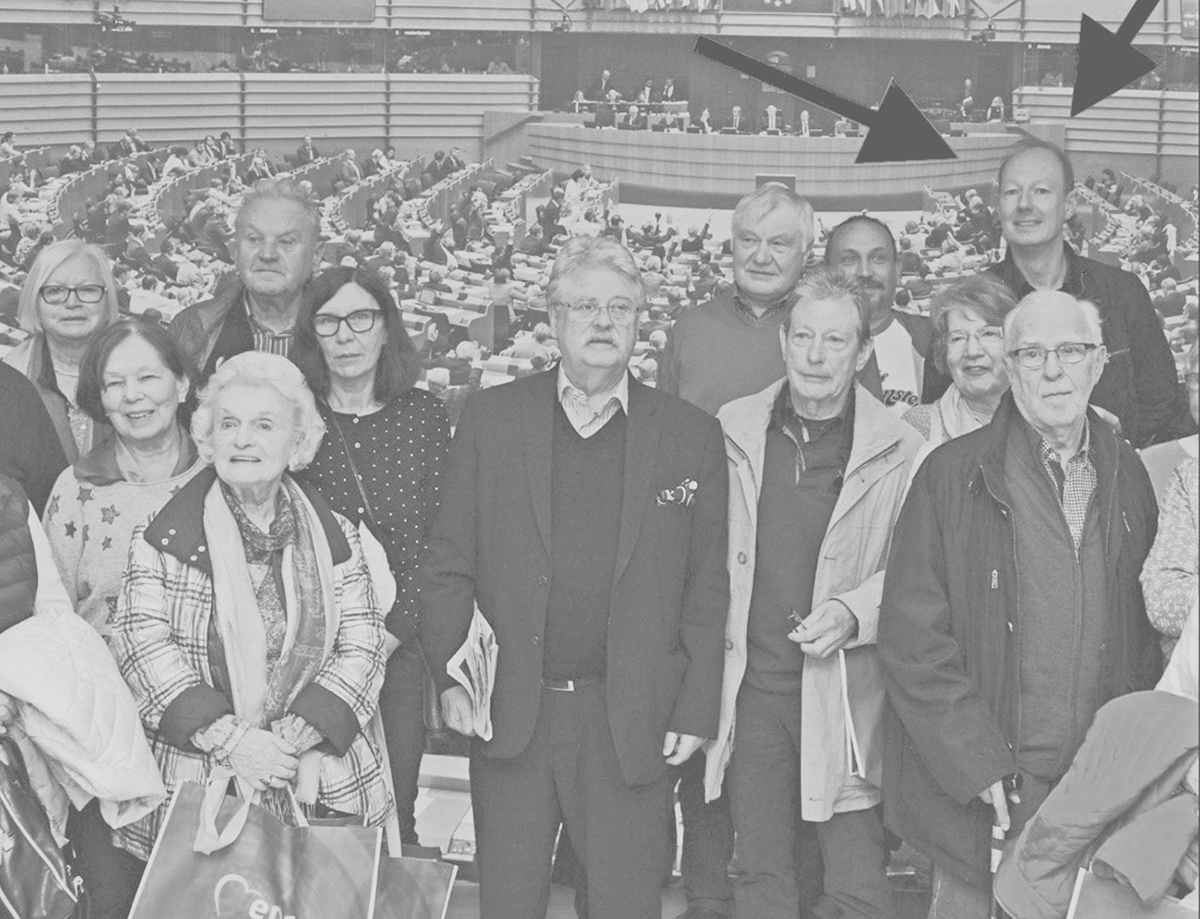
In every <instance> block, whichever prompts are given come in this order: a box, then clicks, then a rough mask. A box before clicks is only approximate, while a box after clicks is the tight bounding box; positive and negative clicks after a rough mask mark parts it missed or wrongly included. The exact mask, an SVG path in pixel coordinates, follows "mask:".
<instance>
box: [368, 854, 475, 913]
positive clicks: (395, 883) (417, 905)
mask: <svg viewBox="0 0 1200 919" xmlns="http://www.w3.org/2000/svg"><path fill="white" fill-rule="evenodd" d="M457 874H458V866H457V865H451V864H448V863H446V862H439V861H434V860H432V859H425V858H406V857H401V858H384V859H382V860H381V861H380V863H379V893H378V894H377V896H376V900H375V919H446V911H447V910H448V909H449V907H450V892H451V891H452V890H453V889H454V878H455V876H456V875H457Z"/></svg>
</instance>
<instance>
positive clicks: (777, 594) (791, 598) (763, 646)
mask: <svg viewBox="0 0 1200 919" xmlns="http://www.w3.org/2000/svg"><path fill="white" fill-rule="evenodd" d="M779 395H780V398H779V399H778V400H777V401H776V403H775V410H774V412H773V413H772V418H771V424H770V425H769V427H768V428H767V444H766V450H765V456H764V459H763V484H762V492H761V494H760V495H759V501H758V528H757V531H756V534H755V545H756V548H755V561H754V589H753V590H752V591H751V594H750V613H749V617H748V620H749V621H748V623H747V648H746V676H745V681H746V683H748V684H749V685H751V686H753V687H754V688H755V689H758V690H761V691H762V692H771V693H792V694H797V695H798V694H799V692H800V682H801V673H802V671H803V665H804V652H803V651H801V650H800V646H799V645H798V644H796V643H795V642H793V641H791V640H790V639H789V638H788V637H787V636H788V633H789V632H791V631H792V629H794V628H795V625H794V624H793V623H791V622H789V621H788V615H789V614H790V613H791V612H792V611H795V612H796V613H797V614H799V616H800V617H801V618H802V619H803V618H805V617H806V616H808V614H809V613H810V612H811V611H812V596H813V584H814V582H815V580H816V576H817V563H818V561H819V560H820V557H821V545H822V544H823V543H824V541H825V531H826V529H828V527H829V518H830V517H831V516H833V508H834V505H835V504H836V503H837V497H838V492H839V491H841V481H842V474H843V472H844V471H845V468H846V460H847V459H849V457H850V441H851V436H852V434H853V430H854V421H853V408H852V407H851V406H852V403H851V404H848V405H847V411H846V412H844V413H843V414H842V415H841V416H839V417H838V418H836V419H832V420H830V421H819V422H813V421H809V422H805V421H802V420H801V419H800V418H798V417H797V416H796V413H795V412H794V411H793V410H792V407H791V403H790V396H789V393H788V388H787V387H786V386H785V387H783V389H782V390H781V391H780V394H779ZM805 431H807V442H806V440H805Z"/></svg>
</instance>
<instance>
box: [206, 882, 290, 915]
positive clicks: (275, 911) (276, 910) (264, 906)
mask: <svg viewBox="0 0 1200 919" xmlns="http://www.w3.org/2000/svg"><path fill="white" fill-rule="evenodd" d="M230 884H236V885H240V886H241V888H242V894H241V896H242V901H241V903H239V904H238V905H237V906H236V907H235V910H236V911H235V912H229V911H228V910H225V909H222V906H221V895H222V894H223V893H224V892H225V888H226V887H228V886H229V885H230ZM213 906H214V908H215V909H216V915H217V919H296V917H295V916H294V915H291V914H290V913H288V914H285V913H284V911H283V908H282V907H279V906H275V905H273V904H271V903H269V902H267V900H266V898H265V897H263V895H262V894H261V893H260V892H259V891H257V890H253V889H252V888H251V887H250V882H249V881H247V880H246V879H245V878H244V877H242V876H241V875H240V874H227V875H225V876H224V877H223V878H221V880H219V881H217V886H216V887H214V888H213ZM243 910H244V912H243Z"/></svg>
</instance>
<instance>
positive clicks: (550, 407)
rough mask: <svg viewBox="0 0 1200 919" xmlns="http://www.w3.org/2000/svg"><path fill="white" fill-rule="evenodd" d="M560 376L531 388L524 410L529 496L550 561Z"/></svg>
mask: <svg viewBox="0 0 1200 919" xmlns="http://www.w3.org/2000/svg"><path fill="white" fill-rule="evenodd" d="M557 376H558V375H557V374H556V373H554V372H553V371H547V372H545V373H543V374H542V377H544V380H542V381H539V382H543V383H544V385H542V386H531V387H530V389H529V393H528V394H527V396H526V398H525V405H524V407H523V411H522V414H523V418H522V427H523V429H524V434H525V438H524V439H525V470H526V472H527V473H528V474H529V495H530V498H531V499H532V501H533V516H534V519H535V520H536V521H537V528H538V534H539V535H540V536H541V537H542V548H543V549H544V550H545V553H546V557H547V558H549V557H550V489H551V484H552V483H551V475H552V469H551V454H550V447H551V442H552V441H553V439H554V395H555V388H556V381H557Z"/></svg>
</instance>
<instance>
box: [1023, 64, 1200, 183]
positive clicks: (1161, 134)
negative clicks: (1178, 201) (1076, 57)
mask: <svg viewBox="0 0 1200 919" xmlns="http://www.w3.org/2000/svg"><path fill="white" fill-rule="evenodd" d="M1013 102H1014V104H1016V105H1023V106H1025V107H1026V108H1028V109H1029V115H1030V118H1031V119H1032V120H1033V121H1058V122H1063V123H1065V124H1066V136H1067V141H1066V148H1067V152H1069V153H1070V154H1071V159H1072V161H1073V162H1074V163H1075V168H1076V171H1077V172H1079V174H1080V175H1086V174H1087V173H1088V172H1095V171H1097V170H1098V169H1100V168H1102V167H1104V166H1110V167H1112V168H1121V169H1125V170H1127V171H1128V172H1131V173H1134V174H1136V175H1144V176H1155V175H1159V176H1162V177H1163V178H1164V179H1166V180H1167V181H1170V182H1173V183H1175V184H1177V185H1180V186H1181V187H1185V188H1186V187H1188V186H1190V185H1192V184H1194V183H1195V181H1196V159H1197V157H1200V136H1198V135H1197V122H1198V120H1200V118H1198V116H1197V113H1196V94H1195V93H1183V92H1152V91H1149V90H1136V89H1127V90H1122V91H1121V92H1119V93H1117V94H1116V95H1115V96H1112V97H1110V98H1108V99H1106V100H1104V101H1103V102H1101V103H1100V104H1098V105H1095V106H1093V107H1092V108H1090V109H1088V110H1087V111H1086V112H1081V113H1080V114H1079V115H1077V116H1075V117H1074V118H1071V117H1070V114H1071V89H1070V88H1069V87H1061V88H1047V87H1022V88H1021V89H1018V90H1017V91H1016V92H1015V93H1013ZM1160 109H1161V112H1160ZM1160 119H1161V120H1160Z"/></svg>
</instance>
